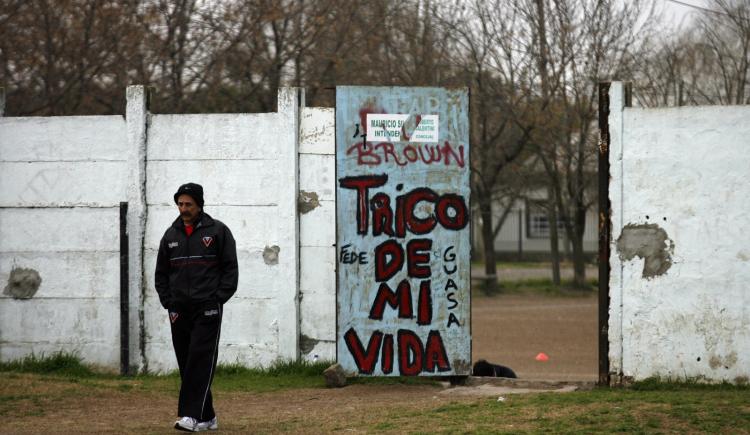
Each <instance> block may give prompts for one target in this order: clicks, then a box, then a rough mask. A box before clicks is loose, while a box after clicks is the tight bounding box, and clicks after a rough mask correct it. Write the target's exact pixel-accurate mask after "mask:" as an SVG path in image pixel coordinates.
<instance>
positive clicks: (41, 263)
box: [0, 116, 127, 368]
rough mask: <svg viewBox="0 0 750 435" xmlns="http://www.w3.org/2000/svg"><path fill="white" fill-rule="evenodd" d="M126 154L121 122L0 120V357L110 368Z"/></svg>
mask: <svg viewBox="0 0 750 435" xmlns="http://www.w3.org/2000/svg"><path fill="white" fill-rule="evenodd" d="M126 150H127V136H126V128H125V120H124V119H123V118H122V117H120V116H96V117H89V116H82V117H64V118H0V283H2V284H0V285H1V286H3V287H4V292H3V294H2V295H0V359H2V360H10V359H16V358H19V357H22V356H24V355H27V354H29V353H31V352H35V353H36V354H37V355H39V354H41V353H46V354H50V353H52V352H55V351H58V350H66V351H76V352H79V353H80V354H81V355H83V356H85V357H86V359H87V361H89V362H91V363H95V364H99V365H103V366H110V367H115V368H116V367H118V366H119V358H120V351H119V347H120V340H119V336H120V335H119V334H120V327H119V326H120V324H119V318H120V317H119V316H120V315H119V297H120V286H119V272H120V262H119V258H120V253H119V250H120V244H119V215H120V211H119V203H120V201H122V200H124V198H125V194H126V183H127V177H126V166H127V164H126V161H125V155H126ZM32 276H33V278H32ZM23 278H26V280H23ZM29 278H32V279H29ZM39 279H41V282H39V281H38V280H39ZM35 288H36V290H34V289H35ZM21 293H23V294H21ZM13 295H15V296H24V297H27V298H26V299H18V298H15V297H13ZM113 319H114V320H115V322H114V324H113Z"/></svg>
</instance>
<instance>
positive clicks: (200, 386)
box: [169, 303, 223, 421]
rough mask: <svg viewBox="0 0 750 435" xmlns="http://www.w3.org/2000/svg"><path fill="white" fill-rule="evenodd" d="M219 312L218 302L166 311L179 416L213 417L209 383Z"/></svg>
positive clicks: (217, 344)
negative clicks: (177, 370) (175, 369)
mask: <svg viewBox="0 0 750 435" xmlns="http://www.w3.org/2000/svg"><path fill="white" fill-rule="evenodd" d="M175 314H176V316H175ZM222 314H223V311H222V306H221V304H219V303H211V304H203V305H200V306H195V307H191V308H176V309H174V310H169V320H170V323H171V325H172V345H174V353H175V355H176V356H177V364H178V365H179V367H180V378H181V379H182V385H181V386H180V400H179V402H178V405H177V416H178V417H193V418H195V419H196V420H198V421H206V420H210V419H212V418H214V417H215V416H216V414H215V413H214V407H213V401H212V398H211V382H212V381H213V378H214V371H215V370H216V359H217V357H218V352H219V335H220V333H221V317H222Z"/></svg>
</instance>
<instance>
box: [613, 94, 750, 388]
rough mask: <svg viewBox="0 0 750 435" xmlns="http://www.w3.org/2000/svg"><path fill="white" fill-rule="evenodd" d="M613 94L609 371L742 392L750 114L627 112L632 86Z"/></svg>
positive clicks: (747, 332)
mask: <svg viewBox="0 0 750 435" xmlns="http://www.w3.org/2000/svg"><path fill="white" fill-rule="evenodd" d="M609 91H610V98H609V102H610V106H609V109H610V112H609V119H608V123H609V128H610V130H609V133H610V136H609V137H610V149H609V151H610V152H609V163H610V174H609V175H610V177H611V178H610V182H609V200H610V203H611V205H612V213H611V215H610V217H611V228H612V239H611V245H610V248H611V249H610V257H609V265H610V268H609V269H610V276H609V296H610V304H609V310H608V313H609V322H608V325H607V334H608V337H609V349H608V354H609V364H610V366H609V371H610V373H614V374H615V376H618V375H619V376H621V377H631V378H633V379H634V380H636V381H641V380H644V379H647V378H651V377H655V378H662V379H672V380H678V379H679V380H694V379H695V380H700V381H701V382H703V381H705V382H712V383H713V382H732V381H734V382H736V383H739V382H741V381H742V379H744V378H748V377H750V328H748V327H747V326H748V325H750V310H748V309H747V301H748V300H750V299H749V298H750V287H749V286H748V284H747V283H748V282H750V249H749V248H748V243H747V226H748V224H749V223H750V212H749V209H748V206H747V197H748V195H749V194H750V184H748V183H747V173H748V172H747V162H748V161H750V147H747V146H746V144H747V138H748V137H750V122H748V120H749V119H750V107H745V106H732V107H721V106H703V107H689V108H687V107H674V108H666V107H663V108H658V109H652V108H639V107H624V92H623V91H624V86H623V84H622V83H612V85H611V87H610V90H609ZM634 224H658V227H657V226H654V225H634ZM661 229H663V231H664V232H663V233H662V232H661ZM641 242H642V243H643V245H642V246H641ZM636 256H641V257H642V258H643V261H641V259H638V258H635V257H636ZM667 256H669V259H667ZM628 258H631V259H630V260H628ZM642 263H644V264H642ZM669 263H671V266H670V264H669ZM667 266H670V267H669V269H668V270H667ZM659 273H661V274H660V275H659ZM644 276H646V277H648V276H651V278H650V279H649V278H646V279H644ZM733 352H734V354H735V356H736V361H735V356H731V355H732V353H733Z"/></svg>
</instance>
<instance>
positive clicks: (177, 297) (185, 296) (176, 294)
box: [155, 213, 238, 308]
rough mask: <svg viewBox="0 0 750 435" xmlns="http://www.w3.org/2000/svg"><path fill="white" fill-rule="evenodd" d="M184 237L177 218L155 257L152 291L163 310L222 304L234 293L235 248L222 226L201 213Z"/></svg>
mask: <svg viewBox="0 0 750 435" xmlns="http://www.w3.org/2000/svg"><path fill="white" fill-rule="evenodd" d="M196 222H197V224H195V229H194V230H193V233H192V234H191V235H190V236H189V237H188V235H187V234H186V233H185V224H184V223H183V222H182V219H181V218H180V217H178V218H177V219H176V220H175V221H174V223H172V226H170V227H169V228H168V229H167V231H166V232H165V233H164V236H163V237H162V239H161V243H160V244H159V255H158V256H157V258H156V273H155V281H156V291H157V293H159V300H160V301H161V305H162V306H163V307H164V308H173V307H179V306H192V305H195V304H203V303H206V302H220V303H222V304H223V303H225V302H226V301H228V300H229V298H231V297H232V295H233V294H234V292H235V291H236V290H237V277H238V270H237V249H236V247H235V243H234V237H232V232H231V231H229V228H227V226H226V225H224V224H223V223H221V222H220V221H218V220H215V219H212V218H211V216H209V215H207V214H206V213H201V214H200V216H199V217H198V219H197V220H196Z"/></svg>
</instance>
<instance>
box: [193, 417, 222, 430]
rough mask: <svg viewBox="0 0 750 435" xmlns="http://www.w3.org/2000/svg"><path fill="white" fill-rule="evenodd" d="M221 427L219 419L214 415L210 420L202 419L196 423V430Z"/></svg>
mask: <svg viewBox="0 0 750 435" xmlns="http://www.w3.org/2000/svg"><path fill="white" fill-rule="evenodd" d="M218 428H219V420H218V419H217V418H216V417H214V418H212V419H211V420H208V421H201V422H198V424H196V425H195V430H196V431H198V432H200V431H204V430H217V429H218Z"/></svg>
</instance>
